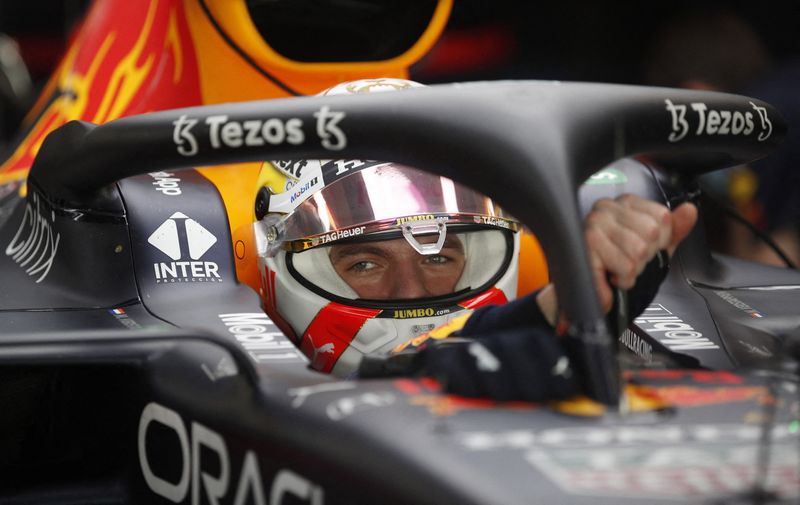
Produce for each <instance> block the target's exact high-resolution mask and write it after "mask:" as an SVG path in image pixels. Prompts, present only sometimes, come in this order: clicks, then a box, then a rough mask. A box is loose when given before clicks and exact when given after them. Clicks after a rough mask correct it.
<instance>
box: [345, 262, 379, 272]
mask: <svg viewBox="0 0 800 505" xmlns="http://www.w3.org/2000/svg"><path fill="white" fill-rule="evenodd" d="M375 267H377V265H376V264H375V263H374V262H372V261H359V262H356V263H353V264H352V265H351V266H350V268H349V269H348V270H350V271H353V272H357V273H358V272H367V271H369V270H372V269H373V268H375Z"/></svg>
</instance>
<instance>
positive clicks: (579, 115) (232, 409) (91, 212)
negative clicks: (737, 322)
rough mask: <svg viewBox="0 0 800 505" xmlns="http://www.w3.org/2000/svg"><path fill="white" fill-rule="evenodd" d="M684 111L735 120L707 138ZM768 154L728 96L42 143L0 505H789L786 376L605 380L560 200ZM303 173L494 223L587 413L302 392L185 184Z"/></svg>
mask: <svg viewBox="0 0 800 505" xmlns="http://www.w3.org/2000/svg"><path fill="white" fill-rule="evenodd" d="M697 104H699V105H697ZM700 110H703V111H717V112H718V114H719V115H720V116H721V115H722V114H721V112H722V111H725V112H727V115H728V116H729V117H730V118H731V121H733V118H739V119H737V122H736V123H735V124H736V127H735V128H733V127H729V132H728V133H727V134H724V135H723V134H720V133H719V130H718V129H717V130H715V131H711V130H709V128H708V125H709V124H710V123H709V122H707V121H705V119H704V120H701V117H705V116H702V115H701V114H700ZM680 111H682V112H680ZM232 124H236V125H239V127H236V126H232V127H227V128H226V126H225V125H232ZM256 124H257V125H259V126H258V128H256V127H255V126H253V125H256ZM247 125H250V126H249V127H248V126H247ZM266 125H271V126H270V127H266ZM250 130H252V131H253V132H255V133H252V134H251V133H250ZM784 130H785V125H784V124H783V122H782V120H781V119H780V116H779V115H778V114H777V113H776V112H775V111H774V110H773V109H772V108H771V107H770V106H769V105H768V104H765V103H762V102H759V101H757V100H752V99H749V98H746V97H739V96H734V95H725V94H719V93H710V92H690V91H686V90H673V89H659V88H641V87H631V86H615V85H599V84H574V83H573V84H567V83H542V82H503V83H473V84H460V85H447V86H434V87H430V88H425V89H412V90H407V91H403V92H398V93H381V94H373V95H364V96H332V97H313V98H312V97H305V98H292V99H280V100H270V101H261V102H250V103H241V104H227V105H215V106H207V107H198V108H187V109H178V110H170V111H163V112H156V113H152V114H147V115H142V116H135V117H129V118H123V119H119V120H116V121H113V122H111V123H108V124H105V125H101V126H96V125H93V124H89V123H83V122H71V123H68V124H66V125H65V126H63V127H61V128H59V129H58V130H56V131H55V132H54V133H52V134H51V135H50V136H48V138H47V139H46V141H45V142H44V144H43V146H42V149H41V151H40V152H39V154H38V156H37V158H36V161H35V163H34V166H33V168H32V170H31V173H30V177H29V178H28V191H27V196H26V199H25V200H24V201H22V200H20V201H17V202H13V203H9V204H7V206H6V214H5V218H4V222H3V223H2V228H0V245H3V247H4V248H5V254H3V255H2V256H0V275H2V278H3V280H4V289H3V290H2V292H0V308H1V309H2V310H0V325H2V327H3V328H4V332H3V335H2V337H0V346H1V347H2V352H0V364H2V369H1V370H0V372H1V373H2V374H3V381H2V383H0V384H2V386H0V388H2V394H3V396H4V397H5V398H8V401H6V402H4V404H6V405H10V406H13V407H11V408H6V409H4V410H5V411H6V413H7V415H6V416H5V417H4V430H3V434H4V435H3V438H2V444H3V447H4V451H3V452H2V453H3V454H4V456H3V460H2V461H0V469H2V474H3V475H4V484H3V485H2V486H0V487H1V489H0V493H2V497H3V499H8V500H11V501H12V502H13V500H17V501H19V502H49V503H76V502H80V503H90V502H91V503H119V502H122V503H132V502H147V503H153V502H156V503H201V502H208V503H231V504H234V503H235V504H239V503H268V502H269V503H290V502H292V500H294V502H297V503H314V504H322V503H366V502H374V501H380V502H382V503H475V504H478V503H539V502H541V503H588V502H592V503H626V502H630V503H637V502H638V503H641V502H647V503H654V502H658V501H665V502H672V501H674V500H676V499H681V500H684V501H690V502H698V503H708V502H712V501H715V502H716V501H724V500H728V501H731V502H740V501H741V502H748V501H752V502H758V500H762V501H763V500H766V499H771V498H772V497H773V496H776V497H778V498H780V499H783V500H794V499H796V497H797V493H798V489H800V488H798V458H800V455H798V450H797V442H798V424H797V405H798V403H797V397H796V395H797V387H796V386H797V384H796V380H795V378H794V376H793V375H792V374H791V368H790V367H791V363H792V360H791V359H788V360H787V362H786V363H784V362H782V361H778V360H771V361H769V362H765V363H762V366H760V367H759V369H758V370H754V371H751V370H744V369H740V370H737V371H736V372H730V371H715V370H708V369H705V368H702V367H695V368H685V367H684V368H680V367H679V368H669V369H648V368H644V369H642V368H637V367H628V366H622V367H621V366H620V362H619V361H618V359H617V351H616V348H615V345H614V339H612V338H611V337H610V335H609V332H608V331H607V329H606V325H605V319H604V316H603V314H602V311H601V310H600V307H599V306H598V303H597V300H596V299H595V296H594V290H593V288H592V280H591V274H590V270H589V267H588V264H587V261H586V256H585V253H584V252H583V251H584V250H585V249H584V244H583V238H582V228H581V212H580V206H579V204H578V196H577V193H578V187H579V185H580V183H581V182H583V181H584V180H586V179H587V178H589V177H590V176H591V175H592V174H595V173H596V172H597V171H598V170H600V169H602V168H604V167H608V166H609V165H610V164H613V163H617V162H618V160H620V159H624V158H628V157H632V156H636V157H638V158H639V159H644V160H647V163H650V164H652V165H653V166H658V167H660V168H659V170H662V171H663V172H664V173H667V174H673V175H674V176H676V177H678V178H681V177H682V178H691V177H694V176H695V175H697V174H699V173H702V172H705V171H710V170H714V169H717V168H721V167H724V166H730V165H733V164H737V163H746V162H748V161H751V160H753V159H756V158H759V157H762V156H764V155H767V154H768V152H769V150H770V149H771V148H772V147H773V146H774V145H776V144H777V143H778V142H779V141H780V139H781V137H782V135H783V131H784ZM224 131H228V132H231V131H233V132H236V131H239V132H240V134H238V135H237V134H235V133H234V134H230V133H227V134H223V132H224ZM279 131H282V132H284V133H283V134H282V135H280V134H278V133H277V132H279ZM291 132H294V133H291ZM298 132H299V133H298ZM251 135H252V136H251ZM292 139H293V140H292ZM305 157H315V158H339V157H341V158H342V159H353V158H356V159H384V160H392V161H398V162H401V163H406V164H409V165H412V166H417V167H420V168H423V169H426V170H431V171H434V172H436V173H440V174H442V175H446V176H448V177H451V178H453V179H455V180H457V181H459V182H462V183H464V184H468V185H471V186H473V187H477V188H480V189H481V191H483V192H485V193H486V194H488V195H490V196H491V197H493V198H495V199H496V200H497V201H499V202H500V203H501V204H502V205H503V206H504V207H505V208H506V209H508V210H509V211H510V212H511V213H512V214H514V215H515V216H517V217H518V218H519V219H520V220H521V221H522V222H523V223H524V224H525V225H526V226H528V227H529V228H530V229H531V230H532V231H533V232H534V233H535V234H536V235H537V237H538V238H539V239H540V241H541V242H542V245H543V246H544V249H545V252H546V253H547V256H548V258H551V261H550V265H549V266H550V272H551V276H552V278H553V281H554V282H555V285H556V289H557V292H558V296H559V300H560V301H561V303H562V306H563V308H564V310H565V312H566V314H567V317H568V319H569V321H570V325H571V327H570V330H569V332H568V336H567V338H571V339H574V340H575V341H576V343H577V344H578V347H579V349H580V352H581V353H582V354H581V357H582V359H581V360H579V363H578V366H579V370H580V371H581V373H583V374H584V375H585V376H586V377H588V378H589V379H590V381H589V384H590V386H591V387H590V390H589V391H587V393H588V395H589V397H590V398H578V399H575V400H573V401H569V402H561V403H558V404H552V405H535V404H526V403H503V404H498V403H495V402H492V401H491V400H468V399H464V398H459V397H454V396H450V395H446V394H444V393H442V391H441V388H440V386H439V385H438V384H436V383H434V382H432V381H430V380H426V379H416V378H413V379H412V378H409V379H399V380H397V379H383V380H368V381H367V380H362V381H339V380H335V379H333V378H331V377H328V376H324V375H321V374H317V373H315V372H312V371H310V370H309V369H308V367H307V360H306V358H304V357H303V356H302V355H301V354H300V353H299V352H298V351H297V350H296V348H295V347H294V345H293V344H292V342H290V341H289V340H288V339H287V338H286V337H285V336H283V335H282V333H281V332H280V331H279V330H278V329H277V327H276V326H275V325H274V324H273V323H272V322H271V321H269V319H268V318H267V316H266V315H265V314H264V313H263V312H262V311H261V307H260V299H259V297H258V296H257V294H256V293H255V292H254V291H253V290H252V289H250V288H249V287H247V286H245V285H243V284H240V283H239V282H238V280H237V277H236V271H235V255H236V254H237V251H238V250H239V249H238V246H237V244H236V242H235V241H233V239H232V238H231V236H230V231H229V225H228V222H227V219H226V213H225V202H224V199H223V198H222V196H221V195H220V194H219V192H218V190H217V188H216V187H215V186H214V185H213V184H211V183H210V182H209V180H208V179H207V178H205V177H203V175H202V174H201V173H199V172H198V171H196V170H194V169H192V168H191V167H194V166H197V165H209V164H219V163H234V162H246V161H253V160H263V159H287V158H305ZM181 168H184V169H185V170H183V171H178V170H179V169H181ZM163 173H169V174H170V175H169V178H170V179H177V181H172V180H171V181H168V182H170V183H174V184H175V186H168V185H165V184H164V177H163V175H159V174H163ZM159 178H160V179H159ZM159 183H160V184H159ZM167 188H171V189H179V190H180V192H176V191H163V190H164V189H167ZM160 190H162V191H160ZM230 244H233V247H231V246H230ZM6 282H7V283H6ZM9 286H13V288H9ZM262 288H263V289H268V288H269V286H268V281H267V282H265V285H263V286H262ZM651 333H652V332H651ZM787 349H788V347H787ZM621 368H622V369H623V370H621Z"/></svg>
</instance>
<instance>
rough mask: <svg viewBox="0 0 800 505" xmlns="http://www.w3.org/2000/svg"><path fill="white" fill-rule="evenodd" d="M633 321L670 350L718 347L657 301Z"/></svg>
mask: <svg viewBox="0 0 800 505" xmlns="http://www.w3.org/2000/svg"><path fill="white" fill-rule="evenodd" d="M633 322H634V323H636V324H637V325H638V326H639V327H640V328H641V329H642V331H644V332H646V333H647V334H649V335H652V336H653V337H654V338H655V339H656V340H658V341H659V342H660V343H661V344H663V345H665V346H667V347H668V348H669V349H670V350H672V351H689V350H703V349H719V346H718V345H717V344H715V343H714V342H712V341H711V340H709V339H708V338H707V337H705V336H703V334H702V333H701V332H699V331H697V330H696V329H695V328H693V327H692V325H690V324H688V323H686V322H684V321H683V320H682V319H680V318H679V317H678V316H676V315H674V314H673V313H672V312H670V311H669V310H668V309H667V308H666V307H664V306H663V305H661V304H659V303H654V304H652V305H650V306H649V307H647V308H646V309H645V310H644V312H642V314H641V315H640V316H639V317H637V318H636V319H634V321H633Z"/></svg>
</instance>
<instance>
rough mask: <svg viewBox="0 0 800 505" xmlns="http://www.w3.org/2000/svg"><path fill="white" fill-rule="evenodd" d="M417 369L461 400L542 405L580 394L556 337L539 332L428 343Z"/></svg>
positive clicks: (524, 330)
mask: <svg viewBox="0 0 800 505" xmlns="http://www.w3.org/2000/svg"><path fill="white" fill-rule="evenodd" d="M417 364H418V365H419V366H420V367H421V369H420V374H421V375H426V376H431V377H433V378H435V379H437V380H438V381H439V382H440V383H441V384H442V386H443V387H444V388H445V390H446V391H447V392H448V393H453V394H457V395H461V396H467V397H488V398H492V399H494V400H499V401H512V400H525V401H532V402H541V401H546V400H558V399H564V398H569V397H571V396H574V395H576V394H578V393H579V392H580V385H579V380H578V378H577V377H576V376H575V372H574V370H573V369H572V367H571V366H570V360H569V358H568V356H567V353H566V351H565V348H564V347H563V346H562V345H561V342H560V341H559V339H558V337H556V336H555V335H553V334H552V333H550V332H547V331H546V330H543V329H539V328H533V327H527V328H515V329H511V330H503V331H499V332H497V333H492V334H489V335H485V336H481V337H478V338H471V339H466V338H456V339H453V338H451V339H447V340H443V341H438V342H433V343H432V344H431V345H429V346H428V347H427V348H426V349H423V350H422V351H421V352H420V356H419V357H418V360H417Z"/></svg>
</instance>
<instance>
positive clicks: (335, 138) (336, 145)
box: [314, 105, 347, 151]
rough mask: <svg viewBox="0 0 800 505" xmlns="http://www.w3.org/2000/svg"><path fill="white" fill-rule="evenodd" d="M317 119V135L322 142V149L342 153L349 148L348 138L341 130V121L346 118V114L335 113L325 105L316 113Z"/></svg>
mask: <svg viewBox="0 0 800 505" xmlns="http://www.w3.org/2000/svg"><path fill="white" fill-rule="evenodd" d="M314 117H315V118H317V135H319V138H320V139H321V140H322V147H324V148H325V149H330V150H331V151H341V150H342V149H344V148H345V147H347V137H346V136H345V134H344V132H343V131H342V130H341V129H340V128H339V126H338V124H339V121H341V120H342V119H344V118H345V113H344V112H333V111H331V110H330V108H329V107H328V106H327V105H325V106H324V107H321V108H320V109H319V112H315V113H314Z"/></svg>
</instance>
